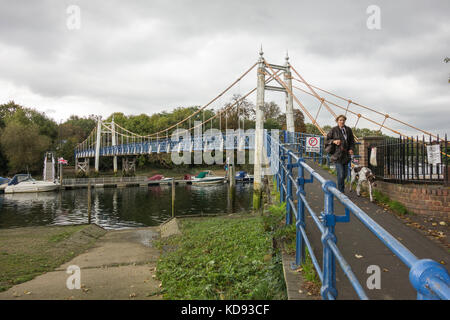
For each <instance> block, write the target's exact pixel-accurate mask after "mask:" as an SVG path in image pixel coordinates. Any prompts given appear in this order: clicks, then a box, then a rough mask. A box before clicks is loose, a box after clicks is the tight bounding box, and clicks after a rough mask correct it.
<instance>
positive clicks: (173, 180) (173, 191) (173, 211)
mask: <svg viewBox="0 0 450 320" xmlns="http://www.w3.org/2000/svg"><path fill="white" fill-rule="evenodd" d="M172 217H175V178H173V179H172Z"/></svg>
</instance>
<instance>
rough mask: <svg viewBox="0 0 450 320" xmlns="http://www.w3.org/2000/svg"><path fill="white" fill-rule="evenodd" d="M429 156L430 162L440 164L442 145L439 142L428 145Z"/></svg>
mask: <svg viewBox="0 0 450 320" xmlns="http://www.w3.org/2000/svg"><path fill="white" fill-rule="evenodd" d="M427 157H428V163H429V164H440V163H441V146H440V145H439V144H433V145H427Z"/></svg>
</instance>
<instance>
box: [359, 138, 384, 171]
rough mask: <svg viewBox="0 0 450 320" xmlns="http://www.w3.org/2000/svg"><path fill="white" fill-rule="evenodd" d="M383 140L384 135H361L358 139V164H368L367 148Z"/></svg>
mask: <svg viewBox="0 0 450 320" xmlns="http://www.w3.org/2000/svg"><path fill="white" fill-rule="evenodd" d="M383 140H384V137H379V136H374V137H363V138H360V139H359V142H361V144H360V145H359V155H360V156H361V158H360V159H359V164H360V165H361V166H363V167H368V166H369V152H368V148H369V146H370V145H377V144H381V143H382V142H383Z"/></svg>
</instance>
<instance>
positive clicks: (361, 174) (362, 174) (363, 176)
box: [350, 164, 376, 202]
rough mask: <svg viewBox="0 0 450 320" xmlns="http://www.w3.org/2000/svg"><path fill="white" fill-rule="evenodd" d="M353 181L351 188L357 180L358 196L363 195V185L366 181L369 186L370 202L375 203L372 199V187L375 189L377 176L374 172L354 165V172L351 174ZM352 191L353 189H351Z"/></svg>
mask: <svg viewBox="0 0 450 320" xmlns="http://www.w3.org/2000/svg"><path fill="white" fill-rule="evenodd" d="M351 177H352V178H351V181H350V186H352V185H353V182H354V181H355V180H356V181H357V185H356V194H357V195H358V196H360V195H361V184H362V183H363V182H364V181H366V182H367V184H368V186H369V195H370V202H373V197H372V186H373V187H375V186H376V183H375V175H374V174H373V173H372V170H370V169H369V168H367V167H361V166H358V165H354V164H352V172H351ZM350 190H351V188H350Z"/></svg>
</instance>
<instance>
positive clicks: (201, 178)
mask: <svg viewBox="0 0 450 320" xmlns="http://www.w3.org/2000/svg"><path fill="white" fill-rule="evenodd" d="M225 181H226V179H225V177H220V176H215V175H214V174H213V173H212V172H211V171H209V170H208V171H202V172H200V173H199V174H198V175H197V176H195V177H191V182H192V184H214V183H224V182H225Z"/></svg>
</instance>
